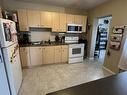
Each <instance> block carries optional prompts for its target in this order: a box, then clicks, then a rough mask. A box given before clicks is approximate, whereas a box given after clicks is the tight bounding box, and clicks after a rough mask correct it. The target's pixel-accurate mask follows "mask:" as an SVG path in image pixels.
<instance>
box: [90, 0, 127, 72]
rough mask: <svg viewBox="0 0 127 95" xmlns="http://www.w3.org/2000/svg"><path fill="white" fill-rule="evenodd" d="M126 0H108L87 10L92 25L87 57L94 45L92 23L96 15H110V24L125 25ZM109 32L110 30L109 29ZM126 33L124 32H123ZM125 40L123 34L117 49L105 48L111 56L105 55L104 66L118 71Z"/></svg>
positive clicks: (126, 16) (126, 14) (126, 18)
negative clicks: (119, 46)
mask: <svg viewBox="0 0 127 95" xmlns="http://www.w3.org/2000/svg"><path fill="white" fill-rule="evenodd" d="M126 4H127V0H110V1H109V2H107V3H105V4H103V5H100V6H98V7H96V8H94V9H92V10H89V16H88V17H89V23H90V24H91V25H92V27H91V32H90V33H89V35H90V39H89V42H90V45H89V47H91V48H90V49H89V57H93V52H94V51H93V50H94V46H95V41H94V35H95V31H96V30H95V27H93V23H94V24H95V22H96V20H97V18H98V17H103V16H108V15H112V26H119V25H126V26H127V12H126V10H127V5H126ZM126 30H127V29H126ZM110 33H111V31H110ZM124 35H126V32H125V34H124ZM124 42H125V36H124V37H123V41H122V45H121V48H120V50H119V51H115V50H111V49H109V48H107V50H109V51H110V52H111V56H106V58H105V62H104V66H105V67H107V68H108V69H110V70H111V71H113V72H116V73H117V72H118V71H119V69H118V64H119V60H120V56H121V53H122V50H123V44H124Z"/></svg>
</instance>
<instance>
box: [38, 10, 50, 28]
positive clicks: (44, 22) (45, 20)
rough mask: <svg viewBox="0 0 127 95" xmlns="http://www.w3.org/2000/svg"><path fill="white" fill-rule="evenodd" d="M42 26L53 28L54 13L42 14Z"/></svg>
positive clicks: (43, 12)
mask: <svg viewBox="0 0 127 95" xmlns="http://www.w3.org/2000/svg"><path fill="white" fill-rule="evenodd" d="M41 25H42V26H43V27H48V28H52V12H45V11H42V12H41Z"/></svg>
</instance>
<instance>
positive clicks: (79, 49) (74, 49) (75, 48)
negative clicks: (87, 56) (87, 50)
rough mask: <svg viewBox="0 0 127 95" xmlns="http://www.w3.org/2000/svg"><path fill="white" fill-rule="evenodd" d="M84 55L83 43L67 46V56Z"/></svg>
mask: <svg viewBox="0 0 127 95" xmlns="http://www.w3.org/2000/svg"><path fill="white" fill-rule="evenodd" d="M83 55H84V44H75V45H74V44H73V45H70V46H69V57H70V58H76V57H83Z"/></svg>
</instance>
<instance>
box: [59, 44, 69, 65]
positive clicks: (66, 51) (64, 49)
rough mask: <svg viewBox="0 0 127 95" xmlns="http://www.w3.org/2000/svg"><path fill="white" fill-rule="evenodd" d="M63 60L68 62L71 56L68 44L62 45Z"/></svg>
mask: <svg viewBox="0 0 127 95" xmlns="http://www.w3.org/2000/svg"><path fill="white" fill-rule="evenodd" d="M61 48H62V49H61V52H62V53H61V62H62V63H66V62H68V56H69V47H68V45H63V46H61Z"/></svg>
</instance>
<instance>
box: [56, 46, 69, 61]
mask: <svg viewBox="0 0 127 95" xmlns="http://www.w3.org/2000/svg"><path fill="white" fill-rule="evenodd" d="M66 62H68V45H62V46H55V63H66Z"/></svg>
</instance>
